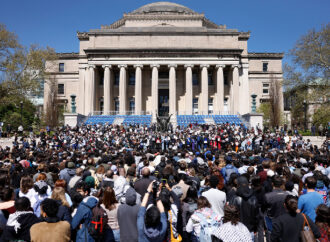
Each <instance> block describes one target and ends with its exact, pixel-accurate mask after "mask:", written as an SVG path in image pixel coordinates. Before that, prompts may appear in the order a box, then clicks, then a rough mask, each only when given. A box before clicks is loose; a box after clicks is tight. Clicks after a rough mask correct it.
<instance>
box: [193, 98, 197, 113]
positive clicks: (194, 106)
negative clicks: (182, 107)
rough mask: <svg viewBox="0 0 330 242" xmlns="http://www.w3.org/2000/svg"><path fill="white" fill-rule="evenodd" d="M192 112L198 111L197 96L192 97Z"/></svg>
mask: <svg viewBox="0 0 330 242" xmlns="http://www.w3.org/2000/svg"><path fill="white" fill-rule="evenodd" d="M193 112H194V114H197V113H198V98H193Z"/></svg>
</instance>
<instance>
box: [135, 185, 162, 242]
mask: <svg viewBox="0 0 330 242" xmlns="http://www.w3.org/2000/svg"><path fill="white" fill-rule="evenodd" d="M156 185H157V183H155V181H153V182H151V183H150V184H149V186H148V189H147V193H145V195H144V197H143V200H142V203H141V207H140V210H139V213H138V219H137V227H138V235H139V242H157V241H163V240H164V237H165V234H166V231H167V219H166V214H165V211H164V206H163V203H162V201H161V200H160V198H159V192H158V186H156ZM150 196H152V197H153V198H152V200H153V204H149V205H148V201H149V197H150Z"/></svg>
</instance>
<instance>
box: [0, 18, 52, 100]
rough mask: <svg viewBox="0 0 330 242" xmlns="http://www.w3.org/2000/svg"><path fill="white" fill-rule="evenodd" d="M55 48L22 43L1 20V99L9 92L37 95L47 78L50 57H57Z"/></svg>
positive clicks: (14, 94) (18, 94) (25, 95)
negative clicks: (23, 44) (47, 65)
mask: <svg viewBox="0 0 330 242" xmlns="http://www.w3.org/2000/svg"><path fill="white" fill-rule="evenodd" d="M55 59H56V53H55V51H54V50H53V49H51V48H49V47H47V48H41V47H38V46H36V45H32V46H30V47H29V48H26V47H23V46H21V45H20V44H19V42H18V39H17V36H16V35H15V34H14V33H12V32H10V31H8V30H7V29H6V26H5V25H3V24H0V102H1V101H2V100H3V99H4V98H6V97H10V96H16V97H22V96H24V97H27V96H31V95H38V94H39V92H40V89H41V88H40V85H41V80H43V79H44V78H45V76H46V75H47V73H46V66H45V63H46V61H47V60H55Z"/></svg>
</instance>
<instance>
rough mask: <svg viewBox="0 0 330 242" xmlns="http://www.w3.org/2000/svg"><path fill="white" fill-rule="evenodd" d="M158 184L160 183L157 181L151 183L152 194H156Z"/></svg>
mask: <svg viewBox="0 0 330 242" xmlns="http://www.w3.org/2000/svg"><path fill="white" fill-rule="evenodd" d="M159 185H160V183H159V181H154V183H153V184H152V191H153V193H154V194H157V190H158V187H159Z"/></svg>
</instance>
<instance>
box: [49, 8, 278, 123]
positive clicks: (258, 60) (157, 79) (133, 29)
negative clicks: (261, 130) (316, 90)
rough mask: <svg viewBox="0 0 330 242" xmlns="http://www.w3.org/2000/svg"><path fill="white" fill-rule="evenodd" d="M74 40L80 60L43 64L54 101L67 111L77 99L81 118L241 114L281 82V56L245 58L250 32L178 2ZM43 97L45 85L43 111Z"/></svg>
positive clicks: (69, 57) (66, 56) (67, 56)
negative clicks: (50, 79)
mask: <svg viewBox="0 0 330 242" xmlns="http://www.w3.org/2000/svg"><path fill="white" fill-rule="evenodd" d="M77 37H78V39H79V43H80V44H79V52H78V53H59V59H58V61H57V62H56V63H55V64H54V63H47V65H48V70H49V72H50V73H51V74H52V77H54V78H55V79H56V81H57V85H58V92H57V95H58V99H59V100H62V101H63V103H64V102H65V103H67V105H68V107H69V106H70V95H72V94H74V95H76V96H77V112H78V113H80V114H83V115H88V114H91V113H93V114H129V113H132V114H137V115H139V114H152V115H153V116H154V117H155V116H156V114H157V115H160V116H161V115H168V114H173V116H175V115H176V114H181V115H184V114H204V115H205V114H241V115H242V114H246V113H248V112H251V100H252V98H251V95H252V94H256V95H257V105H259V103H260V102H264V101H267V99H269V88H270V86H271V82H274V81H281V80H282V58H283V54H282V53H255V52H249V51H248V40H249V38H250V32H240V31H238V30H236V29H227V27H226V26H225V25H217V24H215V23H214V22H212V21H210V20H209V19H207V18H206V17H205V15H204V14H201V13H198V12H195V11H193V10H191V9H189V8H187V7H185V6H182V5H179V4H175V3H170V2H156V3H151V4H147V5H145V6H142V7H140V8H138V9H136V10H134V11H132V12H130V13H127V14H124V15H123V17H122V18H121V19H119V20H118V21H116V22H114V23H112V24H111V25H106V26H101V28H100V29H92V30H90V31H89V32H78V33H77ZM48 92H49V86H48V85H47V82H46V84H45V106H47V96H48ZM281 100H282V99H281ZM279 105H281V106H282V107H283V101H280V102H279Z"/></svg>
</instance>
